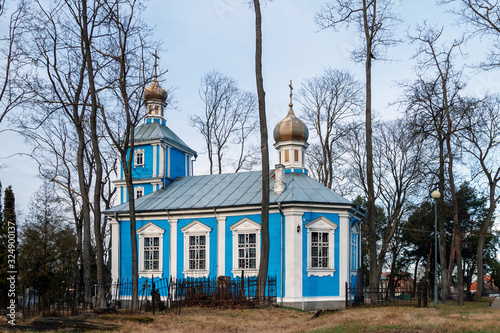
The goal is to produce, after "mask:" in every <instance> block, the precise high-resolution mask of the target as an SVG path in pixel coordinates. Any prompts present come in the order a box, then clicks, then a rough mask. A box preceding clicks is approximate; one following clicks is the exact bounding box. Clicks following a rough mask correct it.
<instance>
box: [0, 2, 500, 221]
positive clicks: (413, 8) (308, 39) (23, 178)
mask: <svg viewBox="0 0 500 333" xmlns="http://www.w3.org/2000/svg"><path fill="white" fill-rule="evenodd" d="M244 2H246V1H241V0H208V1H207V0H203V1H202V0H183V1H164V0H152V1H148V2H147V3H146V5H147V8H146V10H145V11H144V13H143V19H144V21H145V22H146V23H148V24H149V25H150V26H152V27H154V37H155V38H157V39H159V40H160V41H161V49H160V50H158V54H159V56H160V60H159V65H160V68H161V69H162V70H166V69H168V73H166V75H164V77H163V79H164V82H163V83H162V85H163V87H165V88H168V87H172V86H173V87H175V91H174V92H173V94H174V98H175V100H176V104H175V108H172V107H167V109H166V116H167V126H169V127H170V128H171V129H172V130H173V131H174V132H175V133H177V134H178V135H179V136H180V137H181V139H183V141H184V142H186V143H187V144H188V145H189V146H190V147H191V148H193V149H194V150H196V151H197V152H198V153H199V157H198V159H197V161H196V162H195V164H194V172H195V174H206V173H208V162H207V157H206V154H203V151H204V142H203V138H202V136H201V134H200V133H198V132H197V131H196V130H195V129H194V128H192V127H191V126H190V125H189V117H190V116H191V115H193V114H201V113H202V112H203V103H202V101H201V99H200V97H199V93H198V89H199V86H200V82H201V78H202V76H203V75H204V74H205V73H207V72H209V71H212V70H218V71H220V72H221V73H223V74H225V75H228V76H230V77H233V78H234V79H236V81H237V82H238V84H239V87H240V88H241V89H243V90H247V91H256V88H255V87H256V84H255V71H254V59H255V58H254V57H255V35H254V34H255V26H254V25H255V22H254V20H255V19H254V13H253V10H252V9H251V8H250V7H249V6H248V5H247V4H245V3H244ZM324 3H325V0H288V1H285V0H274V1H272V2H268V3H267V4H265V5H263V7H262V17H263V76H264V89H265V91H266V108H267V120H268V131H269V133H272V130H273V128H274V126H275V125H276V123H278V122H279V121H280V120H281V119H283V118H284V117H285V116H286V113H287V111H288V103H289V87H288V84H289V81H290V79H291V80H293V86H294V88H295V89H298V88H300V84H301V83H302V82H303V81H304V80H305V79H308V78H312V77H314V76H317V75H320V74H321V73H322V72H323V70H324V69H326V68H329V67H331V68H338V69H347V70H350V71H352V72H353V73H354V75H355V76H356V78H357V79H358V80H359V81H361V82H363V81H364V65H363V64H357V63H354V62H353V61H351V60H350V52H351V51H352V50H353V49H354V48H355V47H356V46H357V45H359V42H360V39H359V37H358V35H357V32H356V31H354V30H352V29H351V30H345V29H341V30H340V31H338V32H335V31H333V30H324V31H318V30H319V29H318V27H317V26H316V24H315V22H314V16H315V14H316V13H317V12H318V11H319V10H320V8H321V5H322V4H324ZM395 4H396V5H395V9H396V12H398V13H400V17H401V19H402V21H403V22H402V23H401V25H400V26H399V27H398V29H397V30H396V31H395V34H396V35H397V36H398V37H400V38H401V39H404V38H405V35H406V31H407V29H410V31H411V29H412V27H414V26H415V24H416V23H419V22H422V21H423V20H424V19H425V20H427V22H428V23H429V24H438V25H439V26H440V25H445V32H446V33H448V34H450V38H451V36H453V34H454V33H456V32H457V31H460V29H459V28H457V27H456V26H455V25H454V21H455V18H454V16H452V15H451V14H449V13H447V12H446V10H447V9H446V8H443V7H437V6H436V5H435V1H433V0H421V1H410V0H399V1H395ZM1 27H2V28H3V27H5V25H2V26H1ZM0 34H3V31H0ZM415 48H416V47H415V45H410V44H408V43H407V42H402V43H400V44H399V45H397V46H395V47H391V48H390V49H389V50H388V54H389V56H390V58H391V59H393V60H392V61H389V62H381V61H375V62H374V64H373V74H372V75H373V81H372V84H373V108H374V110H375V112H376V113H377V114H378V116H379V117H380V118H383V119H393V118H396V117H398V116H399V115H400V111H399V110H398V109H397V107H396V106H394V105H392V104H391V103H393V102H395V101H396V100H397V99H398V97H399V95H400V94H401V89H400V88H398V86H397V82H401V81H403V80H411V79H412V78H414V77H415V74H414V73H415V72H414V65H415V61H414V59H412V55H413V54H414V53H415ZM466 51H467V53H468V58H467V60H466V61H465V62H464V63H472V62H474V61H476V60H477V59H480V58H481V57H482V56H483V55H484V53H485V45H484V44H481V43H476V44H472V43H469V44H468V45H467V46H466ZM498 77H499V76H498V73H477V72H476V73H474V72H473V71H471V74H470V76H469V84H468V87H467V90H468V92H469V93H470V94H475V95H483V94H484V93H486V92H487V91H488V90H491V89H493V90H496V91H500V80H499V79H498ZM295 91H296V90H295ZM294 110H295V113H296V115H297V116H298V117H299V118H300V116H301V111H300V105H299V104H298V103H295V106H294ZM311 139H313V138H311ZM272 143H274V142H273V141H272V136H270V145H272ZM29 151H30V146H29V145H28V144H26V143H25V142H24V141H23V139H22V138H21V137H20V136H18V135H16V134H15V133H12V132H10V131H8V123H7V122H5V121H4V122H3V123H2V124H0V165H1V164H3V165H4V167H3V168H2V169H0V181H1V182H2V184H3V186H4V188H5V187H6V186H8V185H12V186H13V189H14V193H15V195H16V203H17V207H18V210H20V212H21V211H22V212H24V213H27V209H28V203H29V200H30V197H31V195H32V194H33V193H34V192H35V191H36V190H37V189H38V187H39V186H40V184H41V182H42V180H41V179H40V178H38V177H37V175H38V165H37V164H36V163H35V162H34V161H32V160H30V158H29V157H27V156H21V155H19V154H20V153H29ZM269 152H270V165H271V166H274V164H275V163H277V154H276V151H275V149H274V148H273V147H272V146H270V150H269Z"/></svg>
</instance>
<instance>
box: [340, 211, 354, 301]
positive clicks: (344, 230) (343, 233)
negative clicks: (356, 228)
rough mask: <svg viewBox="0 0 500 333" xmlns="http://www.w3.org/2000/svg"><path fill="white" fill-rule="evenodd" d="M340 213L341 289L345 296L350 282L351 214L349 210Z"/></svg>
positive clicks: (342, 294)
mask: <svg viewBox="0 0 500 333" xmlns="http://www.w3.org/2000/svg"><path fill="white" fill-rule="evenodd" d="M338 215H339V223H340V234H339V236H340V237H339V238H340V251H339V258H340V260H339V291H340V293H339V294H340V296H344V297H345V284H346V283H348V282H350V281H349V280H350V274H349V272H350V270H351V268H350V267H349V262H350V258H349V256H350V253H351V251H350V244H351V241H350V238H349V236H350V235H349V233H350V230H351V228H350V223H349V214H347V212H341V213H339V214H338Z"/></svg>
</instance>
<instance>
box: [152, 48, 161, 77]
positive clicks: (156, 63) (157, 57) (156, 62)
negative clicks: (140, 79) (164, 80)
mask: <svg viewBox="0 0 500 333" xmlns="http://www.w3.org/2000/svg"><path fill="white" fill-rule="evenodd" d="M153 56H154V57H155V65H154V66H153V67H154V68H155V79H156V78H157V77H158V73H157V72H156V68H157V67H158V61H157V60H158V59H160V57H159V56H158V53H157V51H156V50H155V53H154V54H153Z"/></svg>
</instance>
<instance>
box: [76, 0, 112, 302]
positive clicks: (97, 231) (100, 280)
mask: <svg viewBox="0 0 500 333" xmlns="http://www.w3.org/2000/svg"><path fill="white" fill-rule="evenodd" d="M82 14H83V15H82V16H83V23H82V28H83V31H82V37H83V40H84V44H85V61H86V63H87V76H88V80H89V89H90V99H91V109H90V110H91V111H90V117H89V120H90V132H91V135H90V139H91V142H92V152H93V155H94V159H95V172H96V178H95V184H94V203H93V213H94V235H95V242H96V265H97V269H96V273H97V284H98V286H99V288H98V293H97V295H96V296H97V298H98V300H99V304H98V305H97V306H98V307H104V306H105V304H106V303H105V302H106V298H105V287H104V276H103V275H104V262H103V260H104V253H103V244H102V242H103V240H102V235H101V190H102V186H101V183H102V162H101V153H100V149H99V140H98V138H99V134H98V133H97V110H98V102H97V89H96V86H95V81H94V69H93V61H92V52H91V48H90V44H91V40H90V36H89V32H88V27H87V24H88V18H87V1H86V0H82Z"/></svg>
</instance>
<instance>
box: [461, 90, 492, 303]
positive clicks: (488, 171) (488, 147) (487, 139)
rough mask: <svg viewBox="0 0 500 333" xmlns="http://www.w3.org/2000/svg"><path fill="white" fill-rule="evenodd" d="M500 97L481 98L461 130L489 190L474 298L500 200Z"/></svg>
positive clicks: (479, 290)
mask: <svg viewBox="0 0 500 333" xmlns="http://www.w3.org/2000/svg"><path fill="white" fill-rule="evenodd" d="M499 105H500V96H498V95H496V96H488V97H487V98H485V99H484V100H483V101H480V102H479V103H478V104H477V106H476V108H475V110H474V112H471V113H469V114H467V117H466V123H465V124H466V126H465V128H466V131H463V132H461V133H460V138H461V140H462V142H463V144H462V148H463V149H465V150H466V151H467V152H468V154H469V155H470V156H472V158H473V161H474V164H476V165H477V164H479V167H478V168H477V167H476V168H472V170H474V173H475V174H474V177H478V178H479V179H480V180H481V182H484V183H483V184H484V185H482V186H481V188H485V189H486V190H487V192H488V195H487V197H488V204H489V205H488V213H487V215H486V218H485V219H484V221H482V223H481V226H480V229H479V235H478V236H479V239H478V243H477V289H476V295H477V297H482V296H483V276H484V273H483V250H484V245H485V239H486V236H487V233H488V231H489V230H490V227H491V223H492V220H493V216H494V213H495V208H496V207H497V204H498V203H499V202H500V193H499V192H500V109H499Z"/></svg>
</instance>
